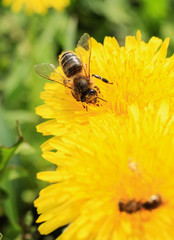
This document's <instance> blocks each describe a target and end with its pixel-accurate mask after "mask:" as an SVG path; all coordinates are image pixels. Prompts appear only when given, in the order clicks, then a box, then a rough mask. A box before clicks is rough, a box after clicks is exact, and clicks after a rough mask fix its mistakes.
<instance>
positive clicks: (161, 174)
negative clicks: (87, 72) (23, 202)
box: [35, 102, 174, 240]
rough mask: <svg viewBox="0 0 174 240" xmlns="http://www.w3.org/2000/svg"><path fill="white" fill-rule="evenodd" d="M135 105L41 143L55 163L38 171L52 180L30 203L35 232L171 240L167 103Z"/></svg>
mask: <svg viewBox="0 0 174 240" xmlns="http://www.w3.org/2000/svg"><path fill="white" fill-rule="evenodd" d="M140 110H141V108H140V107H139V106H138V104H134V105H131V106H130V107H129V108H128V117H124V116H120V117H115V115H114V114H113V113H106V114H105V115H104V116H96V117H94V118H91V120H90V122H89V125H88V127H86V126H80V125H77V126H76V129H75V131H74V132H70V133H69V134H67V136H64V137H62V138H61V139H60V138H59V137H53V138H52V139H50V140H49V141H48V142H47V144H44V145H43V151H44V152H43V156H44V158H45V159H47V160H48V161H50V162H52V163H54V164H56V165H57V166H59V167H58V168H57V170H56V171H51V172H49V171H48V172H41V173H39V174H38V178H39V179H41V180H44V181H48V182H50V183H53V184H52V185H50V186H48V187H46V188H45V189H43V190H42V191H41V192H40V196H39V198H38V199H37V200H36V201H35V206H36V207H37V210H38V213H39V214H40V217H39V218H38V220H37V222H38V223H42V224H41V225H40V227H39V231H40V233H41V234H49V233H50V232H52V231H54V230H55V229H56V228H58V227H60V226H64V225H67V224H68V227H67V228H66V229H65V231H63V233H62V235H61V236H60V237H58V238H57V240H72V239H73V240H101V239H102V240H119V239H120V240H128V239H131V240H140V239H141V240H151V239H153V240H164V239H167V240H173V239H174V232H173V222H174V191H173V186H174V179H173V172H174V164H173V156H174V116H173V117H171V114H170V110H169V104H168V103H166V102H163V103H162V104H161V105H160V107H159V109H158V111H157V112H156V106H155V105H152V104H149V105H148V106H147V107H145V110H144V111H140ZM53 149H54V151H52V150H53ZM55 150H57V151H55Z"/></svg>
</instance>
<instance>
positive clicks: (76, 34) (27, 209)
mask: <svg viewBox="0 0 174 240" xmlns="http://www.w3.org/2000/svg"><path fill="white" fill-rule="evenodd" d="M138 29H140V30H141V33H142V38H143V40H145V41H148V40H149V38H150V37H152V36H157V37H160V38H162V39H164V38H166V37H170V39H171V41H170V47H169V51H168V55H169V56H171V54H172V53H173V51H174V1H172V0H158V1H157V0H153V1H152V0H139V1H138V0H74V1H71V4H70V6H69V7H68V8H67V9H66V10H65V11H63V12H57V11H55V10H54V9H50V10H49V11H48V13H47V14H45V15H37V14H32V15H26V14H25V11H21V12H20V13H13V12H12V11H11V9H10V8H5V7H4V6H3V5H2V3H0V145H1V146H2V147H0V232H1V233H2V234H3V236H4V237H3V238H4V240H21V239H26V240H27V239H28V240H30V239H36V240H38V239H43V240H51V239H55V237H56V236H58V234H59V233H60V232H61V229H58V230H57V231H55V232H54V233H52V234H50V235H48V236H40V235H39V233H38V232H37V226H36V224H35V220H36V218H37V215H36V210H35V209H34V207H33V200H34V199H35V198H36V197H37V196H38V194H39V191H40V189H42V188H43V187H44V186H46V183H44V182H41V181H39V180H37V179H36V173H37V172H39V171H44V170H52V169H54V166H53V165H51V164H49V163H48V162H46V161H45V160H43V159H42V157H41V150H40V145H41V144H42V143H43V142H44V141H46V139H47V137H43V136H42V135H41V134H40V133H37V132H36V125H37V124H39V123H40V122H43V120H42V119H41V118H40V117H38V116H36V115H35V107H36V106H38V105H40V104H42V101H41V100H40V98H39V95H40V92H41V91H42V90H43V86H44V83H45V82H46V80H44V79H42V78H40V77H39V76H37V75H36V73H35V72H34V70H33V65H34V64H37V63H42V62H49V63H53V64H55V65H56V66H57V64H58V63H57V59H58V55H59V54H60V53H61V51H63V50H70V49H72V50H73V49H74V48H75V46H76V43H77V41H78V39H79V38H80V36H81V35H82V34H83V33H84V32H87V33H89V34H90V35H91V36H93V37H94V38H95V39H96V40H97V41H100V42H103V39H104V37H105V36H106V35H109V36H115V37H116V38H117V40H118V42H119V43H120V45H124V39H125V37H126V36H127V35H135V34H136V31H137V30H138ZM16 120H18V122H19V125H20V128H21V131H22V133H20V129H18V130H17V128H19V126H18V124H16ZM23 139H24V141H23ZM15 143H16V144H15ZM3 146H5V147H3ZM7 147H12V148H7Z"/></svg>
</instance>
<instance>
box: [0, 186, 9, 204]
mask: <svg viewBox="0 0 174 240" xmlns="http://www.w3.org/2000/svg"><path fill="white" fill-rule="evenodd" d="M7 197H8V193H7V192H6V191H5V190H3V189H1V188H0V204H2V203H3V202H4V201H5V200H6V199H7Z"/></svg>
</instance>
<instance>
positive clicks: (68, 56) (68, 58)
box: [60, 51, 82, 78]
mask: <svg viewBox="0 0 174 240" xmlns="http://www.w3.org/2000/svg"><path fill="white" fill-rule="evenodd" d="M60 64H61V67H62V69H63V72H64V73H65V75H66V76H67V77H68V78H71V77H73V76H74V75H76V74H78V73H80V72H81V71H82V63H81V61H80V58H79V57H78V56H77V55H76V54H75V53H74V52H71V51H67V52H63V53H62V55H61V57H60Z"/></svg>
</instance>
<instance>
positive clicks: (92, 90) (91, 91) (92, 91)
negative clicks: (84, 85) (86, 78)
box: [89, 89, 97, 95]
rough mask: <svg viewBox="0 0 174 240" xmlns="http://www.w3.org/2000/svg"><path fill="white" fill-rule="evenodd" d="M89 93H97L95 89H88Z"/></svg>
mask: <svg viewBox="0 0 174 240" xmlns="http://www.w3.org/2000/svg"><path fill="white" fill-rule="evenodd" d="M89 94H90V95H95V94H97V92H96V90H95V89H90V90H89Z"/></svg>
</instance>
